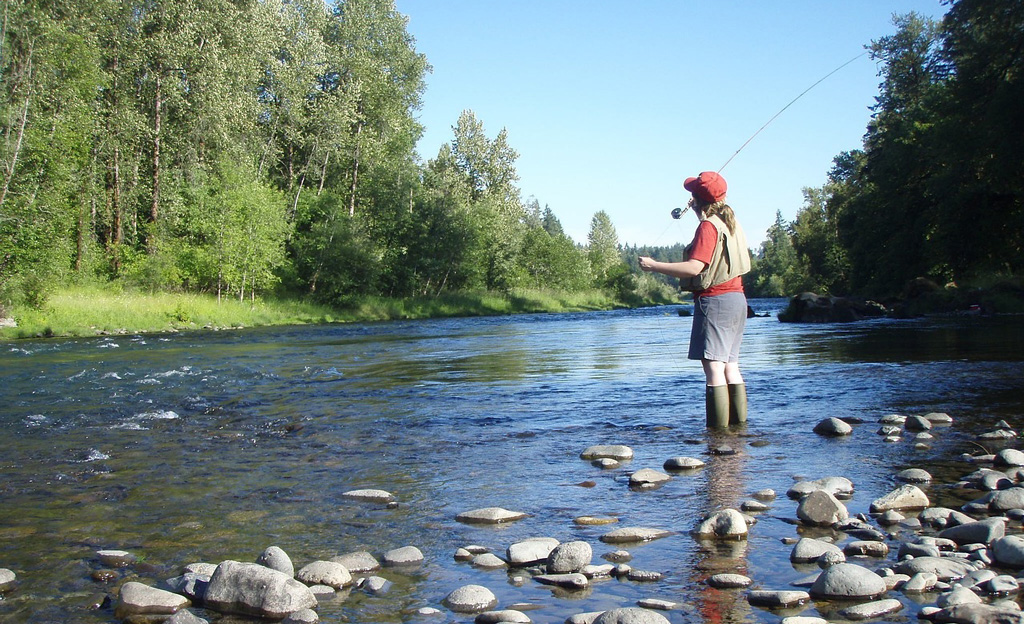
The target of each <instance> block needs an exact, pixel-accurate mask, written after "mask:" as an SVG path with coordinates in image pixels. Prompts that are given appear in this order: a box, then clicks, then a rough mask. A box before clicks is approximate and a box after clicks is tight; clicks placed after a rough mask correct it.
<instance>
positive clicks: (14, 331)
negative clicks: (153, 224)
mask: <svg viewBox="0 0 1024 624" xmlns="http://www.w3.org/2000/svg"><path fill="white" fill-rule="evenodd" d="M620 307H624V305H623V304H622V303H621V302H618V301H615V300H614V299H612V298H611V297H610V296H609V295H608V294H607V293H605V292H603V291H600V290H590V291H585V292H581V293H558V292H553V291H539V290H517V291H513V292H512V293H507V294H506V293H492V292H470V293H456V294H446V295H441V296H438V297H417V298H412V299H393V298H386V297H363V298H360V299H358V300H355V301H354V302H353V303H352V305H350V306H348V307H346V308H333V307H329V306H324V305H319V304H314V303H309V302H306V301H303V300H301V299H265V300H264V299H259V300H256V301H238V300H237V299H221V300H220V301H218V300H217V297H216V296H214V295H202V294H193V293H144V292H133V291H115V290H108V289H103V288H87V287H78V288H67V289H63V290H59V291H56V292H54V293H53V294H51V295H49V296H48V297H47V299H46V301H45V303H43V305H41V306H39V307H31V306H26V305H16V306H13V307H12V308H11V309H10V310H9V312H8V316H9V317H10V319H9V320H11V321H13V323H9V324H8V325H4V326H0V340H11V339H19V338H41V337H69V338H70V337H85V336H104V335H123V334H137V333H159V332H178V331H188V330H195V329H237V328H242V327H264V326H277V325H306V324H319V323H350V322H366V321H385V320H398V319H424V318H447V317H459V316H496V315H504V314H520V313H540V312H583V311H594V310H610V309H615V308H620Z"/></svg>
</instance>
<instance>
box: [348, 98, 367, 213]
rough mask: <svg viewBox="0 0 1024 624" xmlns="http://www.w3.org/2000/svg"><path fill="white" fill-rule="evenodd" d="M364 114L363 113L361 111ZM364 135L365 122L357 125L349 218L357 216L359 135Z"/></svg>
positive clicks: (350, 187) (349, 199)
mask: <svg viewBox="0 0 1024 624" xmlns="http://www.w3.org/2000/svg"><path fill="white" fill-rule="evenodd" d="M360 112H362V111H360ZM362 133H363V122H361V121H360V122H359V123H357V124H356V153H355V158H354V159H353V162H352V184H351V185H350V186H349V189H348V191H349V198H348V216H350V217H354V216H355V215H356V188H357V187H358V186H359V135H361V134H362Z"/></svg>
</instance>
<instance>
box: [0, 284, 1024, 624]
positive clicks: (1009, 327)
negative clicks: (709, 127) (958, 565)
mask: <svg viewBox="0 0 1024 624" xmlns="http://www.w3.org/2000/svg"><path fill="white" fill-rule="evenodd" d="M784 303H785V302H784V301H780V300H753V301H752V305H753V306H754V308H755V309H756V310H757V311H759V312H761V313H766V314H770V316H769V317H757V318H752V319H749V321H748V324H747V331H746V333H745V338H744V347H743V358H742V363H743V372H744V375H745V377H746V381H747V385H748V392H749V397H750V422H749V426H748V427H747V429H746V431H745V432H742V433H741V434H735V435H730V436H724V437H721V438H719V437H717V436H716V437H715V438H713V439H709V437H708V436H707V434H706V432H705V428H704V407H703V375H702V373H701V370H700V366H699V365H698V364H697V363H695V362H688V361H686V360H685V359H684V358H685V351H686V343H687V339H688V335H689V326H690V318H689V317H686V316H681V315H680V314H679V313H678V309H677V308H675V307H664V308H649V309H640V310H622V311H611V312H590V313H578V314H547V315H522V316H511V317H488V318H466V319H443V320H427V321H409V322H384V323H368V324H348V325H322V326H299V327H287V328H260V329H244V330H234V331H221V332H214V331H197V332H184V333H177V334H151V335H125V336H116V337H102V338H95V339H79V340H60V339H51V340H38V341H35V340H23V341H17V342H7V343H3V344H2V345H0V350H2V352H0V376H2V380H3V386H2V389H0V400H2V402H0V405H2V406H3V407H2V411H0V466H2V482H0V503H2V504H0V568H8V569H11V570H13V571H14V572H15V573H16V574H17V576H18V584H17V586H16V587H15V588H13V589H11V590H9V591H7V592H5V593H3V594H2V595H0V621H3V622H28V621H32V622H36V623H39V622H64V621H76V622H87V623H89V622H97V623H99V622H116V621H117V620H116V619H115V618H114V615H113V611H112V610H111V609H109V608H101V609H90V605H92V604H93V603H94V602H97V600H98V598H97V596H102V595H103V594H105V593H110V592H112V590H113V588H114V587H115V586H116V583H117V582H120V580H123V579H125V578H136V577H138V579H139V580H142V581H143V582H146V583H148V584H156V582H157V581H159V580H160V579H164V578H169V577H171V576H175V575H177V574H178V573H179V570H180V569H181V567H182V566H183V565H185V564H188V563H191V562H195V561H206V562H213V563H218V562H220V561H222V560H225V559H235V560H239V561H254V560H255V558H256V557H257V556H258V555H259V554H260V553H261V552H262V551H263V549H264V548H266V547H268V546H272V545H276V546H280V547H281V548H283V549H284V550H285V551H287V552H288V553H289V555H290V556H291V558H292V560H293V561H294V562H295V564H296V568H298V567H301V566H302V565H305V564H306V563H309V562H311V561H314V560H317V559H328V558H330V557H332V556H335V555H339V554H343V553H348V552H354V551H363V550H365V551H370V552H372V553H374V554H375V555H378V556H379V555H380V554H381V553H383V552H385V551H387V550H390V549H393V548H399V547H402V546H408V545H413V546H417V547H418V548H419V549H420V550H421V551H423V553H424V555H425V562H424V563H423V564H422V565H421V566H419V567H418V568H416V569H414V570H393V569H385V570H383V571H382V572H380V575H381V576H383V577H385V578H387V579H389V580H390V581H392V583H393V585H392V586H391V588H390V591H388V592H387V593H385V594H383V595H380V596H371V595H369V594H367V593H365V592H362V591H359V590H354V591H352V592H351V593H350V594H349V595H348V596H347V597H344V598H342V597H339V598H338V599H335V600H332V601H325V602H323V603H322V604H321V605H320V607H319V608H318V612H319V614H320V617H321V621H324V622H343V621H352V622H398V621H410V620H412V621H419V620H423V621H439V620H438V619H437V617H434V618H429V617H426V616H421V615H418V614H417V613H416V610H417V609H419V608H421V607H434V608H438V609H441V610H442V612H443V613H444V614H443V615H442V616H440V617H441V620H443V621H466V622H468V621H471V620H472V616H463V615H457V614H454V613H451V612H449V611H447V610H446V609H445V608H444V607H443V606H442V604H441V600H442V599H443V598H444V597H445V596H446V595H447V594H448V593H449V592H450V591H452V590H454V589H456V588H457V587H460V586H462V585H466V584H479V585H484V586H486V587H488V588H490V589H491V590H492V591H493V592H494V593H495V594H496V595H497V597H498V599H499V602H500V607H499V608H505V607H507V606H508V605H510V604H519V605H525V604H529V605H534V606H535V609H534V610H531V611H529V615H530V617H531V618H532V619H533V621H534V622H551V623H560V622H563V621H564V620H565V618H566V617H568V616H570V615H572V614H575V613H581V612H586V611H600V610H604V609H608V608H613V607H620V606H632V605H635V604H636V601H637V600H639V599H641V598H646V597H655V598H663V599H666V600H671V601H675V602H678V603H681V604H682V605H683V607H682V608H681V609H679V610H675V611H669V612H665V615H666V616H667V617H668V618H669V619H670V620H671V621H673V622H675V623H679V622H689V621H700V620H701V619H703V620H705V621H711V620H718V619H720V618H724V620H725V621H731V622H745V621H749V622H775V621H777V620H778V617H777V615H776V614H772V613H770V612H767V611H763V610H760V609H753V608H751V607H749V606H748V605H747V604H746V602H745V600H744V599H743V596H742V592H741V591H716V590H709V589H708V588H707V587H706V585H705V584H704V583H703V580H704V579H705V578H706V577H707V575H708V574H710V573H711V572H716V571H723V570H728V571H741V572H743V573H744V574H746V575H748V576H750V577H751V578H752V579H753V580H754V582H755V585H756V586H757V587H760V588H764V589H791V587H789V584H790V583H791V582H793V581H796V580H798V579H801V578H804V577H806V576H807V575H808V574H811V573H812V572H813V570H811V569H808V568H807V567H795V566H793V565H792V564H790V563H789V559H788V557H789V553H790V550H791V546H790V545H787V544H785V543H783V541H782V540H783V538H786V537H794V536H797V535H800V534H805V533H806V531H802V530H801V531H798V529H797V527H795V526H794V525H793V524H792V523H791V522H790V519H792V518H794V517H795V507H796V503H795V502H794V501H791V500H789V499H787V497H786V496H785V492H786V490H787V489H788V488H789V487H790V486H791V485H792V484H793V483H794V481H795V480H797V479H800V478H808V479H816V478H821V477H826V476H846V477H848V478H850V479H851V480H852V481H853V482H854V484H855V487H856V492H855V494H854V497H853V498H852V499H851V500H849V501H847V502H846V504H847V507H848V508H849V510H850V512H851V514H856V513H866V512H867V511H868V507H869V505H870V503H871V501H872V500H874V499H875V498H877V497H879V496H881V495H883V494H885V493H887V492H889V491H890V490H892V489H893V488H894V487H895V486H896V485H897V483H896V482H895V481H894V479H893V475H894V474H895V473H896V472H897V471H898V470H900V469H903V468H906V467H911V466H914V467H922V468H926V469H928V470H931V471H933V474H934V475H935V477H936V478H935V481H934V482H933V483H932V484H931V485H930V486H926V488H925V489H926V491H927V492H928V494H929V496H930V497H932V499H933V503H934V502H935V501H938V502H940V503H945V504H948V505H950V506H953V505H959V504H961V502H962V501H959V500H958V499H956V498H955V496H954V494H953V493H952V492H951V489H952V488H950V485H951V484H952V483H954V482H955V481H956V480H957V479H959V477H960V476H962V475H963V474H966V473H968V472H970V471H972V470H973V467H970V466H968V465H966V464H965V463H963V462H960V461H959V460H958V457H959V455H960V454H961V453H979V452H980V447H979V446H978V444H977V442H976V441H975V435H976V434H977V433H979V432H981V431H986V430H989V429H991V428H992V427H993V425H994V424H995V423H996V422H997V421H999V420H1004V419H1005V420H1007V421H1009V422H1010V423H1011V424H1012V425H1014V426H1020V421H1021V416H1022V414H1024V381H1022V371H1024V368H1022V365H1021V364H1022V360H1024V322H1022V319H1021V317H1013V316H999V317H991V318H986V317H978V316H944V317H937V318H927V319H916V320H906V321H891V320H874V321H869V322H862V323H857V324H848V325H791V324H783V323H779V322H778V320H777V319H776V318H774V317H775V314H776V313H777V312H778V310H779V309H780V308H781V307H782V306H783V304H784ZM927 412H946V413H949V414H950V415H951V416H952V417H953V419H954V423H953V425H952V426H948V427H943V428H941V429H939V430H937V431H935V432H933V434H934V436H935V438H934V440H932V441H931V442H930V443H929V444H928V446H927V448H917V447H915V444H914V441H913V440H912V439H911V437H910V436H909V435H908V436H905V437H904V439H903V440H902V441H900V442H899V443H885V442H883V441H882V437H881V436H879V435H877V433H876V431H877V430H878V428H879V426H878V424H877V421H878V419H879V418H880V417H881V416H883V415H885V414H889V413H902V414H923V413H927ZM828 416H838V417H841V418H850V419H853V420H860V421H862V424H858V425H856V426H855V431H854V434H853V435H852V436H849V437H847V438H841V439H825V438H821V437H819V436H817V435H815V434H813V433H811V429H812V428H813V426H814V425H815V424H816V423H817V422H818V421H820V420H821V419H823V418H825V417H828ZM594 444H625V445H629V446H630V447H632V448H633V449H634V451H635V457H634V458H633V460H632V461H630V462H627V463H626V464H625V465H624V466H623V467H621V468H619V469H615V470H601V469H599V468H596V467H594V466H592V465H591V464H590V463H589V462H587V461H584V460H581V459H580V458H579V454H580V453H581V451H583V450H584V449H585V448H586V447H588V446H590V445H594ZM717 444H728V445H730V446H731V447H733V448H734V449H735V450H737V451H739V452H738V454H736V455H733V456H726V457H719V456H711V455H709V453H708V448H709V445H717ZM675 456H692V457H697V458H700V459H702V460H704V461H706V462H708V465H707V467H706V468H705V469H703V470H701V471H698V472H696V473H694V474H692V475H678V476H675V477H674V478H673V479H672V480H671V481H670V482H668V483H667V484H666V485H664V486H662V487H660V488H658V489H655V490H651V491H634V490H631V489H630V488H629V486H628V474H629V473H630V472H632V471H634V470H637V469H640V468H655V469H659V470H660V469H661V466H662V464H663V463H664V461H665V460H666V459H668V458H670V457H675ZM361 488H376V489H383V490H387V491H389V492H391V493H393V494H394V495H395V497H396V499H397V501H398V504H397V505H396V506H393V507H390V508H389V507H385V506H378V505H372V504H367V503H359V502H353V501H350V500H349V499H347V498H345V497H343V496H342V494H343V493H344V492H346V491H349V490H353V489H361ZM765 488H772V489H774V490H775V491H776V492H778V498H776V499H775V500H774V501H773V502H772V503H771V509H770V510H769V511H767V512H763V513H760V514H757V515H758V523H757V524H756V525H754V526H753V527H752V529H751V535H750V538H749V539H748V540H747V541H746V542H744V543H740V544H733V545H728V546H726V545H719V546H718V547H712V546H708V545H706V544H700V543H698V542H697V541H695V540H694V539H693V538H692V537H690V536H689V535H688V534H687V532H688V531H689V530H691V529H692V528H694V527H695V525H696V523H697V521H698V520H699V518H700V516H701V515H702V514H704V513H706V512H708V511H709V510H713V509H718V508H721V507H724V506H734V505H738V504H739V503H741V502H742V501H744V500H747V499H749V498H750V497H751V495H752V494H753V493H754V492H757V491H760V490H763V489H765ZM491 506H500V507H505V508H507V509H511V510H515V511H522V512H526V513H528V514H530V515H529V517H528V518H526V519H524V520H521V521H518V522H514V523H511V524H508V525H501V526H498V527H493V526H479V525H467V524H462V523H459V522H456V521H455V516H456V515H457V514H458V513H460V512H463V511H468V510H472V509H477V508H481V507H491ZM583 515H596V516H609V517H611V516H614V517H617V518H618V519H619V523H618V524H616V525H608V526H581V525H577V524H575V523H574V522H573V520H574V518H576V517H578V516H583ZM622 526H643V527H653V528H661V529H668V530H672V531H675V532H676V534H674V535H672V536H670V537H667V538H663V539H660V540H656V541H653V542H650V543H646V544H643V545H639V546H631V547H629V550H630V552H631V553H632V555H633V560H632V561H631V563H630V565H632V566H633V567H634V568H638V569H641V570H650V571H657V572H660V573H662V574H663V575H664V577H663V579H662V580H660V581H658V582H647V583H645V582H634V581H625V580H623V581H619V580H608V581H602V582H597V583H594V584H593V585H592V586H591V588H590V589H588V590H586V591H584V592H576V593H573V592H565V591H562V590H552V589H551V588H549V587H547V586H542V585H540V584H537V583H535V582H532V581H527V582H526V583H524V584H518V583H516V582H514V581H513V580H512V577H510V575H509V574H508V573H507V572H505V571H500V570H499V571H493V570H482V569H477V568H474V567H472V566H470V565H469V564H467V563H463V562H458V561H455V560H454V558H453V555H454V552H455V550H456V548H458V547H460V546H464V545H467V544H479V545H483V546H486V547H488V548H490V549H491V550H492V551H493V552H495V553H496V554H498V555H502V556H503V555H504V551H505V548H507V547H508V546H509V545H510V544H512V543H513V542H515V541H518V540H521V539H524V538H527V537H534V536H547V537H555V538H557V539H559V540H561V541H570V540H586V541H588V542H589V543H590V544H591V545H592V546H593V549H594V555H595V556H594V559H595V563H603V562H604V561H603V560H601V559H600V556H601V555H603V554H605V553H607V552H610V551H612V550H614V549H615V548H616V547H614V546H610V545H606V544H603V543H602V542H600V540H599V538H600V536H601V535H603V534H604V533H606V532H607V531H609V530H611V529H612V528H616V527H622ZM100 549H123V550H127V551H129V552H131V553H133V554H135V555H136V556H138V557H139V558H140V559H141V561H142V563H140V564H138V565H136V566H134V567H131V568H126V569H123V570H120V571H119V572H118V574H119V576H120V579H119V581H107V582H104V581H100V580H95V579H94V576H93V572H94V571H95V570H97V569H99V568H101V566H100V564H99V562H98V561H97V559H96V556H95V553H96V551H97V550H100ZM884 563H885V562H884V561H866V562H864V564H865V565H868V566H869V567H871V566H874V567H877V566H879V565H882V564H884ZM893 595H894V597H898V598H900V599H901V600H903V601H904V603H905V605H906V610H905V611H904V615H905V616H906V617H913V614H914V610H915V609H917V608H918V607H919V605H918V604H917V603H915V602H913V601H912V600H910V599H908V598H907V597H905V596H902V595H901V594H898V593H896V592H893ZM197 613H199V614H200V615H202V616H203V617H207V618H209V619H210V620H211V621H216V619H217V616H216V614H213V613H211V612H207V611H202V610H197ZM805 614H808V615H814V614H816V612H815V607H814V606H813V605H812V606H810V607H808V609H806V610H805ZM232 621H238V620H232Z"/></svg>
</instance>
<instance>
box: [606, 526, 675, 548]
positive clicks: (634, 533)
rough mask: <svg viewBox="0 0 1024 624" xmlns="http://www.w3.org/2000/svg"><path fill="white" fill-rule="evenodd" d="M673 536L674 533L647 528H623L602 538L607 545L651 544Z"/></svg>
mask: <svg viewBox="0 0 1024 624" xmlns="http://www.w3.org/2000/svg"><path fill="white" fill-rule="evenodd" d="M669 535H672V531H665V530H664V529H650V528H646V527H623V528H621V529H616V530H614V531H612V532H610V533H605V534H604V535H602V536H601V541H602V542H604V543H606V544H626V543H631V542H649V541H651V540H656V539H661V538H663V537H668V536H669Z"/></svg>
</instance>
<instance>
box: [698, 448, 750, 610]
mask: <svg viewBox="0 0 1024 624" xmlns="http://www.w3.org/2000/svg"><path fill="white" fill-rule="evenodd" d="M708 446H709V450H710V456H709V458H708V461H707V465H706V466H705V468H704V473H705V475H706V476H707V488H706V490H705V495H706V497H707V508H706V509H705V513H713V512H715V511H720V510H723V509H737V510H739V507H740V503H741V502H742V501H741V500H740V497H741V496H742V495H743V493H744V492H745V491H746V483H744V479H743V469H744V463H745V460H746V451H745V448H744V440H743V438H742V437H740V436H738V435H730V434H729V433H726V432H720V431H709V432H708ZM748 547H749V542H748V541H747V540H746V539H742V540H700V541H699V550H698V551H697V553H696V561H695V563H694V565H693V570H694V577H693V581H694V582H695V583H697V587H698V588H699V592H698V595H697V603H698V604H697V608H698V612H699V613H700V615H701V618H702V619H703V621H704V622H705V623H706V624H718V623H726V624H733V623H737V622H745V621H747V620H748V618H749V616H750V605H749V604H748V603H747V600H746V597H745V595H744V590H742V589H717V588H714V587H711V586H710V585H708V583H707V580H708V579H709V578H710V577H712V576H714V575H716V574H740V575H743V576H747V575H748V574H749V571H748V569H747V568H748V566H747V549H748Z"/></svg>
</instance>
